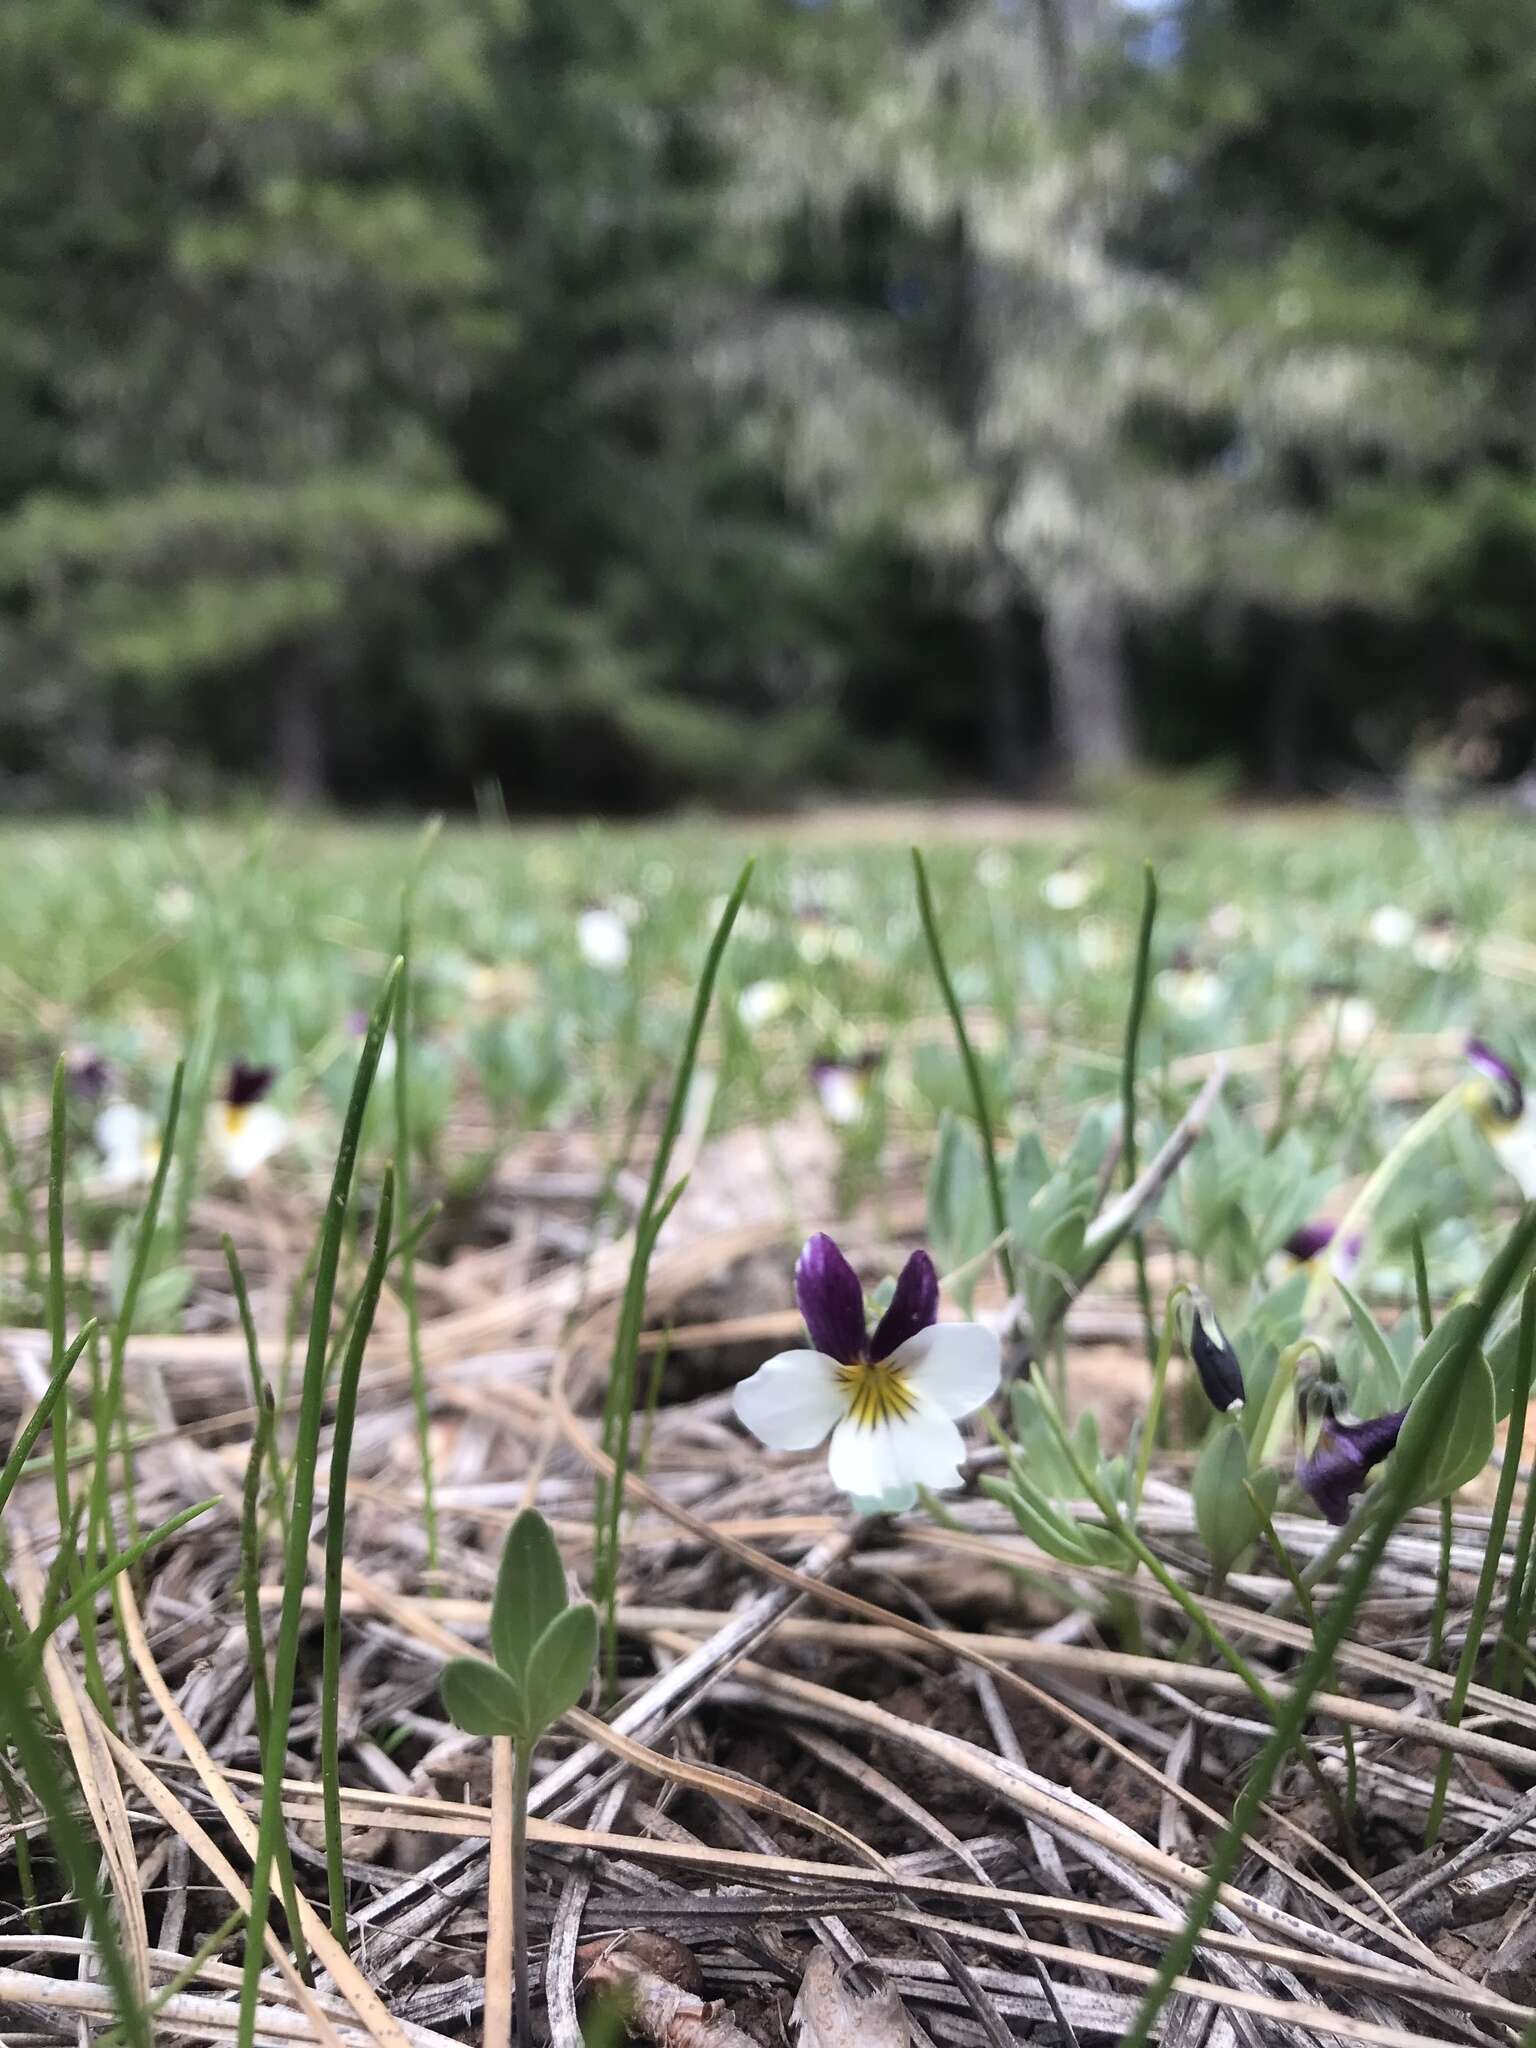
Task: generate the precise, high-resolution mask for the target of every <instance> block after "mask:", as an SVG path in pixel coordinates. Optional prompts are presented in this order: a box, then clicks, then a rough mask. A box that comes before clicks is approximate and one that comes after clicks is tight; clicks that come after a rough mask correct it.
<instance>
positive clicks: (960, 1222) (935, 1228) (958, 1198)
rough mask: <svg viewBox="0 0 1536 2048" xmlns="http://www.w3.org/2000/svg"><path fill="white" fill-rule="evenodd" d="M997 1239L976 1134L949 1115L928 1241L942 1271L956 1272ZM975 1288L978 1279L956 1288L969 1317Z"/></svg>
mask: <svg viewBox="0 0 1536 2048" xmlns="http://www.w3.org/2000/svg"><path fill="white" fill-rule="evenodd" d="M994 1234H995V1233H994V1231H993V1228H992V1206H991V1197H990V1194H989V1192H988V1187H987V1175H986V1168H985V1166H984V1165H983V1163H982V1157H981V1146H980V1144H979V1143H978V1141H977V1138H976V1135H975V1133H974V1132H973V1131H972V1130H970V1129H968V1128H967V1126H966V1125H964V1124H962V1123H961V1122H960V1121H959V1120H958V1119H957V1118H956V1117H954V1116H952V1115H951V1114H950V1113H949V1112H948V1111H947V1110H946V1111H945V1113H944V1115H943V1117H942V1118H941V1119H940V1122H939V1143H938V1150H937V1151H936V1152H935V1153H934V1158H933V1170H932V1172H931V1173H930V1174H929V1176H928V1242H929V1243H930V1244H931V1245H932V1247H933V1252H934V1256H935V1258H936V1259H937V1260H938V1262H939V1267H940V1270H941V1271H943V1272H946V1273H952V1272H954V1270H955V1269H956V1267H958V1266H963V1265H965V1264H966V1263H967V1262H968V1261H970V1260H972V1259H975V1258H977V1257H979V1255H980V1254H981V1253H982V1252H984V1251H985V1250H986V1248H987V1246H988V1245H989V1244H990V1243H991V1242H992V1239H993V1236H994ZM974 1287H975V1283H974V1280H971V1281H965V1280H962V1281H961V1282H960V1283H959V1285H958V1286H957V1287H956V1288H955V1294H956V1298H957V1299H958V1300H959V1302H960V1305H961V1307H962V1308H964V1309H965V1310H967V1312H969V1309H970V1305H971V1296H972V1293H973V1292H974Z"/></svg>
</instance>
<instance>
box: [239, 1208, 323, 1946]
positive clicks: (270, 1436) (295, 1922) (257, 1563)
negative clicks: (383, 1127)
mask: <svg viewBox="0 0 1536 2048" xmlns="http://www.w3.org/2000/svg"><path fill="white" fill-rule="evenodd" d="M228 1243H229V1240H228V1239H227V1238H226V1239H225V1244H226V1247H227V1246H228ZM242 1286H243V1276H242ZM276 1434H277V1410H276V1408H275V1406H274V1405H273V1401H272V1390H271V1388H270V1387H268V1386H267V1385H266V1383H265V1381H263V1380H260V1379H259V1378H258V1381H257V1386H256V1429H255V1433H254V1434H253V1436H252V1438H251V1450H250V1456H249V1457H248V1458H247V1459H246V1464H245V1485H244V1487H243V1488H242V1490H241V1496H240V1607H241V1614H242V1618H243V1620H244V1622H245V1653H246V1661H247V1663H248V1664H249V1666H250V1673H251V1712H252V1718H253V1719H254V1721H255V1723H256V1747H257V1749H258V1750H259V1751H260V1752H261V1754H262V1755H263V1756H265V1755H266V1752H267V1731H268V1729H269V1728H270V1727H271V1725H272V1690H271V1687H270V1685H269V1684H268V1681H267V1642H266V1636H265V1633H264V1632H263V1630H262V1626H261V1527H260V1517H261V1468H262V1465H263V1463H264V1462H266V1460H267V1457H268V1454H269V1452H270V1450H271V1447H272V1445H273V1443H274V1441H275V1439H276ZM281 1482H282V1468H281V1467H280V1466H279V1467H278V1468H277V1483H278V1484H279V1485H280V1484H281ZM277 1881H278V1885H279V1888H280V1889H281V1891H282V1894H283V1911H284V1912H285V1913H286V1914H287V1916H288V1938H289V1940H290V1941H291V1942H292V1943H293V1956H294V1961H295V1963H296V1964H297V1966H298V1971H299V1975H300V1976H301V1977H302V1978H303V1979H304V1981H305V1983H306V1984H312V1983H313V1982H314V1973H313V1969H312V1967H311V1964H310V1960H309V1949H308V1946H307V1944H306V1943H305V1940H304V1924H303V1921H302V1920H301V1919H300V1917H299V1890H298V1885H297V1883H296V1882H295V1879H294V1875H293V1852H292V1850H291V1849H290V1848H289V1846H288V1837H287V1835H286V1834H280V1835H279V1836H278V1838H277Z"/></svg>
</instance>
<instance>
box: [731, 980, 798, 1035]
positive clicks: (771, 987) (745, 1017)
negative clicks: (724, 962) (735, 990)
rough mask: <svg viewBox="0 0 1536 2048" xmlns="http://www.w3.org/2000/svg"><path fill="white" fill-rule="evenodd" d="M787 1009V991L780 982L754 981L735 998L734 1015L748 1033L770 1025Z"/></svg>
mask: <svg viewBox="0 0 1536 2048" xmlns="http://www.w3.org/2000/svg"><path fill="white" fill-rule="evenodd" d="M788 1008H789V990H788V989H787V988H786V987H785V986H784V983H783V982H782V981H754V982H750V983H749V984H748V985H747V987H746V988H744V989H743V990H742V992H741V994H740V995H739V996H738V997H737V998H736V1014H737V1016H739V1017H740V1019H741V1021H742V1023H743V1024H745V1025H746V1027H747V1029H748V1030H749V1031H755V1030H756V1029H757V1028H758V1027H759V1026H760V1025H763V1024H771V1023H772V1022H773V1020H774V1018H775V1017H782V1016H783V1014H784V1012H785V1011H786V1010H787V1009H788Z"/></svg>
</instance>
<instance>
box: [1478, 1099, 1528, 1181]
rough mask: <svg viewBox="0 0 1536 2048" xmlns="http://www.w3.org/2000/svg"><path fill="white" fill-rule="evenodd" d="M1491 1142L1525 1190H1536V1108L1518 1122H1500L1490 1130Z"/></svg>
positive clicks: (1500, 1160)
mask: <svg viewBox="0 0 1536 2048" xmlns="http://www.w3.org/2000/svg"><path fill="white" fill-rule="evenodd" d="M1489 1143H1490V1144H1491V1145H1492V1146H1493V1149H1494V1151H1495V1152H1496V1153H1497V1154H1498V1157H1499V1162H1500V1164H1501V1165H1502V1166H1503V1168H1504V1171H1505V1172H1506V1173H1507V1174H1510V1175H1511V1176H1512V1177H1513V1178H1514V1179H1515V1180H1516V1181H1518V1182H1519V1185H1520V1192H1521V1194H1523V1195H1525V1196H1526V1197H1527V1198H1529V1197H1530V1196H1531V1195H1533V1194H1536V1112H1532V1111H1527V1113H1526V1114H1525V1115H1524V1116H1522V1117H1521V1118H1520V1120H1519V1122H1518V1123H1514V1124H1505V1125H1502V1126H1496V1127H1495V1128H1494V1129H1493V1130H1491V1131H1490V1132H1489Z"/></svg>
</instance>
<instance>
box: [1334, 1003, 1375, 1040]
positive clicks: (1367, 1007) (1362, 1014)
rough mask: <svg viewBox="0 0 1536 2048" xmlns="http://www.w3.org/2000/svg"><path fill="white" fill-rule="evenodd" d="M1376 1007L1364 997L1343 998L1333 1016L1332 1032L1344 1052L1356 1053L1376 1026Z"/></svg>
mask: <svg viewBox="0 0 1536 2048" xmlns="http://www.w3.org/2000/svg"><path fill="white" fill-rule="evenodd" d="M1377 1021H1378V1020H1377V1016H1376V1005H1375V1004H1374V1003H1372V1002H1370V1001H1369V1000H1368V999H1367V998H1366V997H1365V996H1343V997H1341V998H1340V1000H1339V1005H1338V1008H1337V1009H1336V1010H1335V1011H1334V1014H1333V1030H1334V1035H1335V1037H1336V1038H1337V1040H1338V1043H1339V1045H1340V1046H1341V1047H1342V1048H1343V1050H1344V1051H1345V1052H1358V1051H1359V1050H1360V1048H1361V1046H1363V1045H1364V1044H1365V1043H1366V1042H1367V1040H1368V1039H1369V1038H1370V1036H1371V1033H1372V1032H1373V1031H1374V1030H1375V1029H1376V1025H1377Z"/></svg>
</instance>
